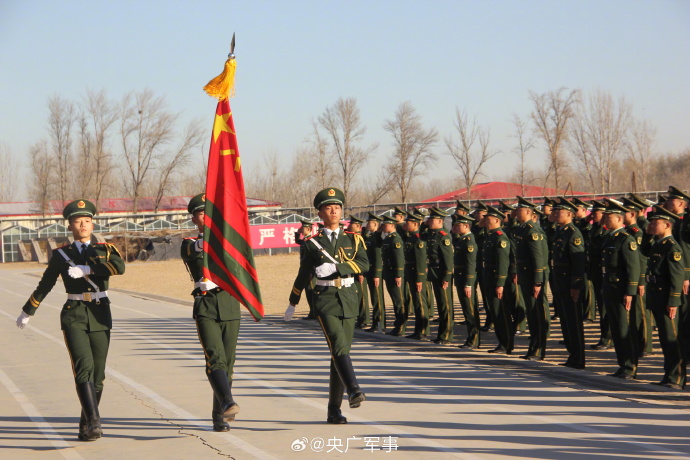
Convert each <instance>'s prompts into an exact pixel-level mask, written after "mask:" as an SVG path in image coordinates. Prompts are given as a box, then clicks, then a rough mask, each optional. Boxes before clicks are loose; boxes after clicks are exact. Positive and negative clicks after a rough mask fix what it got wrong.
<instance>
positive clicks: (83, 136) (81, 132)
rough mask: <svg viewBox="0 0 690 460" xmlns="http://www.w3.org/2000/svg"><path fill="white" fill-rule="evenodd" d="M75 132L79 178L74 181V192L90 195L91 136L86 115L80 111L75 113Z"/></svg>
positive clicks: (91, 178)
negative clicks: (77, 141) (77, 113)
mask: <svg viewBox="0 0 690 460" xmlns="http://www.w3.org/2000/svg"><path fill="white" fill-rule="evenodd" d="M76 121H77V133H78V136H79V143H78V144H77V152H76V154H77V155H76V167H77V168H78V170H79V179H78V180H77V181H75V182H76V190H75V193H76V194H77V195H78V196H79V197H90V196H92V195H91V191H92V185H93V176H94V174H93V167H92V155H93V136H92V135H91V132H90V131H89V125H88V120H87V118H86V115H85V114H84V113H83V112H81V113H80V114H79V115H77V118H76Z"/></svg>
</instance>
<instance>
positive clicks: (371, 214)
mask: <svg viewBox="0 0 690 460" xmlns="http://www.w3.org/2000/svg"><path fill="white" fill-rule="evenodd" d="M367 220H375V221H376V222H381V221H382V220H383V218H382V217H381V216H377V215H376V214H374V213H373V212H370V213H369V218H368V219H367Z"/></svg>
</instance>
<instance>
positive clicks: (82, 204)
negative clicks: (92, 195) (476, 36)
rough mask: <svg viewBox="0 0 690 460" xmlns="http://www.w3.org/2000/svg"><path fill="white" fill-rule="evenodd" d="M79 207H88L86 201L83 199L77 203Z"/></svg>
mask: <svg viewBox="0 0 690 460" xmlns="http://www.w3.org/2000/svg"><path fill="white" fill-rule="evenodd" d="M77 207H78V208H79V209H84V208H85V207H86V203H84V202H83V201H80V202H79V203H77Z"/></svg>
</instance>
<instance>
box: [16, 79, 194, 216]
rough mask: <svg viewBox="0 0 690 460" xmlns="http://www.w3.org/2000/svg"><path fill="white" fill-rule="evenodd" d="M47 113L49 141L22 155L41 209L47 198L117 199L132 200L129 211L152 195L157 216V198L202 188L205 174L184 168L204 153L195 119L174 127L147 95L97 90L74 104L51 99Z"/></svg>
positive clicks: (160, 100)
mask: <svg viewBox="0 0 690 460" xmlns="http://www.w3.org/2000/svg"><path fill="white" fill-rule="evenodd" d="M48 112H49V115H48V137H47V138H43V139H40V140H38V141H37V142H36V143H35V144H33V145H32V146H31V147H30V149H29V162H30V163H29V169H30V173H31V176H32V180H31V181H28V182H27V186H28V193H29V197H30V199H31V200H32V201H36V202H38V203H39V205H40V206H41V208H42V209H43V210H44V211H45V210H46V208H47V203H48V201H50V200H53V199H59V200H62V201H66V200H70V199H74V197H88V198H92V199H94V200H99V199H101V198H112V197H122V196H127V197H130V198H132V203H133V204H132V208H133V209H132V211H133V212H136V211H137V210H138V206H139V199H140V198H141V197H142V196H153V197H156V200H155V208H156V210H157V209H158V206H159V204H160V202H161V199H162V198H163V197H164V196H166V195H169V194H172V193H187V192H188V191H191V190H194V191H196V190H199V189H201V188H202V187H203V184H204V182H205V177H204V174H202V173H199V172H198V171H196V170H195V169H191V172H190V171H189V170H187V169H185V166H187V165H188V163H189V162H190V159H191V157H192V155H193V154H195V153H196V154H199V155H202V154H204V152H203V151H202V148H201V147H202V145H203V140H205V139H206V131H205V130H203V129H202V127H201V123H200V121H199V120H193V121H191V122H190V123H188V124H187V125H186V126H184V127H183V128H182V129H179V127H178V124H179V122H178V119H179V114H178V113H174V112H172V111H170V110H169V109H168V108H167V104H166V101H165V98H164V97H161V96H156V95H155V94H153V92H152V91H150V90H144V91H141V92H131V93H128V94H126V95H125V96H124V97H123V98H122V99H121V100H120V101H113V100H110V99H108V97H107V96H106V94H105V92H104V91H87V92H86V94H85V96H84V97H83V99H82V100H81V101H79V102H73V101H70V100H67V99H64V98H62V97H59V96H53V97H51V98H50V99H49V100H48ZM195 193H196V192H195Z"/></svg>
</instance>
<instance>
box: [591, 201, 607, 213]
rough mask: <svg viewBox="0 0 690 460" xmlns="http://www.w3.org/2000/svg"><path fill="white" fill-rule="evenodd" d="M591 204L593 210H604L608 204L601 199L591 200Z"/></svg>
mask: <svg viewBox="0 0 690 460" xmlns="http://www.w3.org/2000/svg"><path fill="white" fill-rule="evenodd" d="M589 204H590V206H592V211H604V210H606V205H605V204H604V203H602V202H601V201H597V200H592V201H590V202H589Z"/></svg>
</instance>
